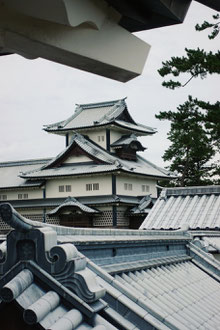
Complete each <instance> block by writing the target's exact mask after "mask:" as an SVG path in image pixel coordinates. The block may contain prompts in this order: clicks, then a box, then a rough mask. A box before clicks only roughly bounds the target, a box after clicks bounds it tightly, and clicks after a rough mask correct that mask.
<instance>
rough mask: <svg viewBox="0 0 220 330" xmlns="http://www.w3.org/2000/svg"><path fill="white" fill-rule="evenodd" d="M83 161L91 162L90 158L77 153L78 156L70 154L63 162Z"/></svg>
mask: <svg viewBox="0 0 220 330" xmlns="http://www.w3.org/2000/svg"><path fill="white" fill-rule="evenodd" d="M85 162H91V158H89V157H87V156H84V155H79V156H70V157H68V158H67V159H66V160H65V161H64V162H63V163H64V164H73V163H85Z"/></svg>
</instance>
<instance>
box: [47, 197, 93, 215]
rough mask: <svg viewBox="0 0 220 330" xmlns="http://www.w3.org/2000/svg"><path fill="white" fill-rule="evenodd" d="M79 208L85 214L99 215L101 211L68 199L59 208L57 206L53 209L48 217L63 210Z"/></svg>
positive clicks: (73, 199)
mask: <svg viewBox="0 0 220 330" xmlns="http://www.w3.org/2000/svg"><path fill="white" fill-rule="evenodd" d="M66 207H68V208H78V209H80V210H81V211H83V212H85V213H92V214H94V213H99V211H97V210H95V209H93V208H91V207H88V206H86V205H84V204H82V203H80V202H79V201H78V200H77V199H76V198H74V197H68V198H67V199H66V200H65V201H64V202H63V203H61V204H60V205H59V206H57V207H56V208H55V209H53V210H52V211H50V212H48V213H47V214H48V215H55V214H56V213H57V212H59V211H60V210H61V209H62V208H66Z"/></svg>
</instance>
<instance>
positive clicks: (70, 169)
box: [20, 133, 172, 179]
mask: <svg viewBox="0 0 220 330" xmlns="http://www.w3.org/2000/svg"><path fill="white" fill-rule="evenodd" d="M76 145H77V146H78V147H80V148H81V150H83V151H84V152H85V153H86V154H87V156H88V157H89V158H91V162H87V163H83V164H82V163H74V164H64V165H63V166H62V164H61V162H62V160H63V159H64V158H65V157H68V154H69V153H70V152H71V150H72V149H73V148H74V147H75V146H76ZM57 164H59V166H57ZM115 171H117V172H118V171H123V172H126V173H132V174H136V175H146V176H151V177H158V178H168V177H169V178H171V177H172V174H171V173H170V172H169V171H167V170H165V169H163V168H160V167H158V166H156V165H154V164H153V163H151V162H149V161H148V160H146V159H144V158H142V157H140V156H139V155H138V156H137V160H136V161H133V160H124V159H120V158H118V157H116V156H115V155H113V154H110V153H108V152H107V151H105V150H104V149H102V148H101V147H99V146H98V145H97V144H95V143H94V142H92V141H91V140H88V139H86V138H84V137H83V136H82V135H80V134H78V133H77V134H74V136H73V138H72V141H71V143H70V144H69V146H68V147H67V148H66V149H65V150H64V151H62V152H61V153H60V154H59V155H58V156H57V157H55V158H53V159H52V160H50V161H49V162H48V163H46V164H45V165H43V166H42V167H41V168H38V169H37V170H33V171H28V172H24V173H22V174H20V176H21V177H22V178H27V179H46V178H50V177H59V176H75V175H84V174H100V173H106V172H109V173H111V172H115Z"/></svg>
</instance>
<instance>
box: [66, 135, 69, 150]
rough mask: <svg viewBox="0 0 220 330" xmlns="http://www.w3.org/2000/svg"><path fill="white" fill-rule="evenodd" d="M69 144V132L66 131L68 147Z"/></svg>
mask: <svg viewBox="0 0 220 330" xmlns="http://www.w3.org/2000/svg"><path fill="white" fill-rule="evenodd" d="M68 145H69V133H66V147H68Z"/></svg>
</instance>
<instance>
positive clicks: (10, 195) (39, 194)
mask: <svg viewBox="0 0 220 330" xmlns="http://www.w3.org/2000/svg"><path fill="white" fill-rule="evenodd" d="M18 194H22V195H24V194H28V199H37V198H43V190H42V189H33V190H30V189H26V190H25V189H24V190H21V189H19V190H13V191H12V190H5V191H4V192H3V191H2V192H0V195H1V196H2V195H7V200H18ZM22 197H23V196H22ZM22 199H24V198H22Z"/></svg>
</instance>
